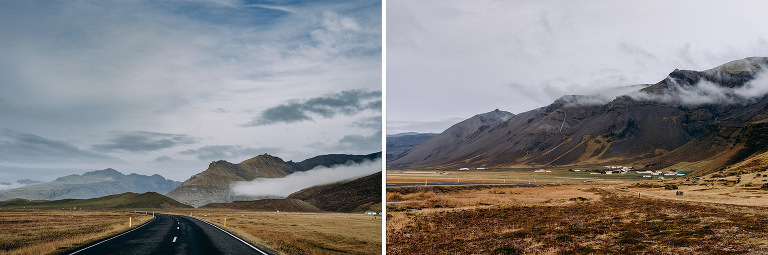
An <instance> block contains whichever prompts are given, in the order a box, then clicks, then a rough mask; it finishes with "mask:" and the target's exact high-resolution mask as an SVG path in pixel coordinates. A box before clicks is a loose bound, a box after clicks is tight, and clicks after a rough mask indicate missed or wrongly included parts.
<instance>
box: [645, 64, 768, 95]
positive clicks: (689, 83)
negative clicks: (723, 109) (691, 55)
mask: <svg viewBox="0 0 768 255" xmlns="http://www.w3.org/2000/svg"><path fill="white" fill-rule="evenodd" d="M766 68H768V58H765V57H750V58H745V59H740V60H735V61H731V62H728V63H725V64H723V65H720V66H718V67H715V68H712V69H708V70H705V71H693V70H680V69H675V70H674V71H672V72H671V73H669V75H668V76H667V78H665V79H664V80H662V81H660V82H658V83H656V84H654V85H652V86H650V87H648V88H645V89H643V90H642V91H644V92H648V93H652V94H670V93H676V92H679V91H681V90H685V89H686V88H690V87H693V86H697V85H698V84H699V83H700V82H702V81H707V82H709V83H711V84H715V85H717V86H719V87H725V88H739V87H742V86H744V84H746V83H747V82H749V81H751V80H753V79H754V78H755V77H756V76H757V75H758V74H759V73H760V72H762V71H764V70H766Z"/></svg>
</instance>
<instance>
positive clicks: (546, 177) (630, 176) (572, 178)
mask: <svg viewBox="0 0 768 255" xmlns="http://www.w3.org/2000/svg"><path fill="white" fill-rule="evenodd" d="M601 168H602V167H591V168H584V169H601ZM535 170H536V169H534V168H522V169H521V168H515V169H494V170H472V171H457V170H453V171H442V170H387V182H420V183H424V181H425V180H426V181H428V182H499V183H504V182H529V181H530V182H534V180H535V181H537V182H557V183H564V182H583V181H593V182H602V181H627V180H629V181H641V180H645V178H643V177H642V175H641V174H636V173H627V174H590V173H588V172H570V171H568V168H552V169H551V170H552V172H551V173H536V172H534V171H535Z"/></svg>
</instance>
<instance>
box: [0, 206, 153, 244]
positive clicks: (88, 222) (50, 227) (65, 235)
mask: <svg viewBox="0 0 768 255" xmlns="http://www.w3.org/2000/svg"><path fill="white" fill-rule="evenodd" d="M128 217H132V218H133V227H136V226H139V225H141V224H143V223H145V222H148V221H149V220H151V219H152V216H151V215H142V214H133V213H114V212H94V211H65V210H0V226H1V227H2V231H0V254H59V253H64V252H69V251H73V250H72V249H74V248H76V247H79V246H82V245H85V244H88V243H91V242H94V241H97V240H100V239H103V238H106V237H109V236H113V235H116V234H119V233H122V232H124V231H126V230H128V229H129V227H128Z"/></svg>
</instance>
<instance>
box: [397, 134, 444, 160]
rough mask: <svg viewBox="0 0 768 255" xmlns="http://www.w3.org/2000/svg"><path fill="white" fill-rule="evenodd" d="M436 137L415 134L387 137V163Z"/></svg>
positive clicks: (433, 135)
mask: <svg viewBox="0 0 768 255" xmlns="http://www.w3.org/2000/svg"><path fill="white" fill-rule="evenodd" d="M436 135H437V134H435V133H415V132H409V133H400V134H394V135H387V162H390V161H393V160H395V159H397V158H399V157H400V155H401V154H403V153H405V152H407V151H408V150H410V149H411V148H413V147H416V146H418V145H419V144H422V143H424V142H426V141H428V140H429V139H432V137H435V136H436Z"/></svg>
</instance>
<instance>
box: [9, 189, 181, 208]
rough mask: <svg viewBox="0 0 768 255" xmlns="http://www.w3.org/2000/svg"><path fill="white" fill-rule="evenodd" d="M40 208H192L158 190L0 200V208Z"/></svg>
mask: <svg viewBox="0 0 768 255" xmlns="http://www.w3.org/2000/svg"><path fill="white" fill-rule="evenodd" d="M31 207H35V208H40V209H59V208H67V209H69V208H75V207H77V208H84V209H118V208H147V209H149V208H165V209H168V208H191V206H188V205H185V204H182V203H179V202H177V201H176V200H173V199H171V198H169V197H166V196H163V195H161V194H158V193H156V192H146V193H142V194H137V193H133V192H126V193H122V194H116V195H109V196H104V197H98V198H90V199H62V200H50V201H49V200H32V201H30V200H27V199H21V198H15V199H10V200H6V201H2V202H0V208H3V209H13V208H31Z"/></svg>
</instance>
